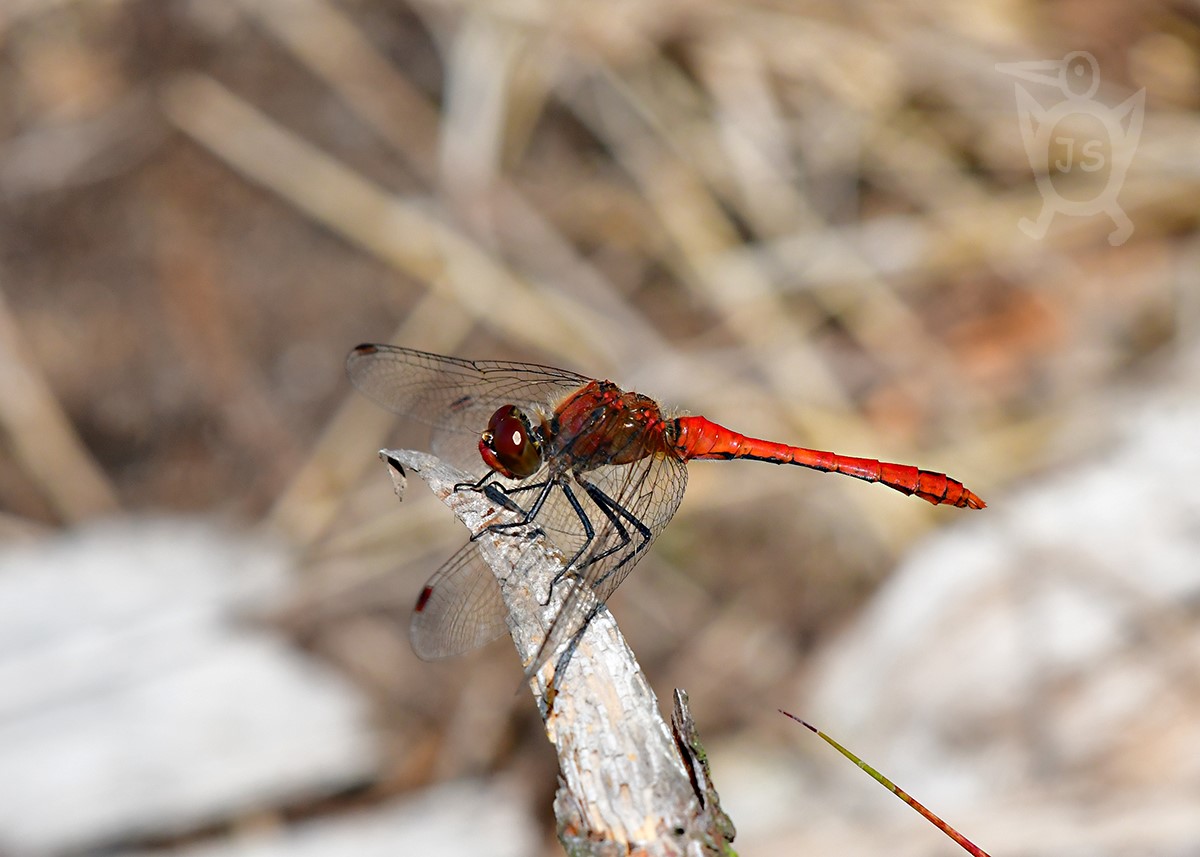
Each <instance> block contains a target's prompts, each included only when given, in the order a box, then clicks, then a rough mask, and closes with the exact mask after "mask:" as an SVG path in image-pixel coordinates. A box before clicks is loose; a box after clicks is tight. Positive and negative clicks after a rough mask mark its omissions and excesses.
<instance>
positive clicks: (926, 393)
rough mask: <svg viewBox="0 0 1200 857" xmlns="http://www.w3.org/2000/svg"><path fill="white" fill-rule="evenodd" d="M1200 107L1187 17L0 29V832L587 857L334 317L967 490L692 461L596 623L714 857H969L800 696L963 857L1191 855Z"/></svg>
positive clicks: (664, 3)
mask: <svg viewBox="0 0 1200 857" xmlns="http://www.w3.org/2000/svg"><path fill="white" fill-rule="evenodd" d="M1071 52H1087V54H1088V56H1090V57H1092V58H1094V60H1095V68H1094V69H1092V68H1091V67H1090V66H1088V65H1087V64H1086V62H1085V63H1084V65H1082V66H1081V65H1080V63H1079V62H1078V60H1077V61H1076V62H1074V63H1073V64H1071V65H1070V66H1067V65H1065V63H1064V60H1065V59H1066V58H1067V57H1068V55H1069V54H1070V53H1071ZM1030 62H1040V63H1041V65H1040V66H1039V68H1040V71H1037V70H1034V69H1032V68H1031V67H1029V66H1023V67H1022V69H1023V70H1022V69H1018V70H1014V69H1013V68H1012V67H1011V66H1005V67H1004V68H1003V69H998V68H997V64H998V63H1006V64H1008V63H1030ZM1055 62H1056V63H1058V66H1055V65H1053V63H1055ZM1081 70H1082V71H1081ZM1097 71H1098V78H1095V77H1094V72H1097ZM1068 72H1069V74H1070V76H1068ZM1060 74H1061V77H1059V75H1060ZM1039 75H1040V77H1039ZM1089 75H1093V77H1089ZM1091 80H1094V81H1095V82H1096V83H1097V88H1095V89H1094V90H1092V89H1090V83H1089V81H1091ZM1139 92H1143V93H1144V94H1142V95H1141V96H1138V93H1139ZM1022 93H1024V94H1022ZM1131 98H1132V99H1133V101H1129V99H1131ZM1198 106H1200V7H1198V6H1196V5H1195V4H1194V3H1186V2H1150V3H1140V4H1134V3H1127V2H1119V0H1089V2H1082V0H1060V1H1059V2H1027V0H983V1H982V2H977V3H972V4H967V5H963V4H957V3H942V2H937V0H905V2H902V3H892V2H872V1H871V0H866V1H865V2H857V3H850V4H845V3H830V2H806V3H799V2H797V3H773V2H753V3H722V2H697V0H692V1H691V2H688V0H638V2H630V0H614V2H609V3H605V4H595V3H588V2H576V0H567V2H560V3H553V4H552V3H544V2H543V3H539V2H533V1H532V0H530V2H509V3H488V2H475V3H471V2H456V0H429V2H409V3H405V2H399V0H397V1H396V2H385V0H340V2H334V0H190V2H188V1H187V0H92V2H82V0H75V2H72V0H6V2H4V3H3V5H0V437H2V438H3V444H2V446H0V542H2V543H0V853H2V854H4V855H75V854H101V853H103V854H116V853H120V854H140V855H148V854H160V853H165V852H170V853H181V854H188V855H193V854H205V855H223V854H230V853H235V852H236V853H238V854H255V855H258V854H263V855H266V854H271V855H290V854H300V853H306V854H318V853H319V854H337V853H355V854H359V855H363V854H367V855H372V854H377V853H378V854H385V853H386V854H389V855H390V854H395V853H398V852H397V849H400V853H430V854H460V853H461V854H491V855H510V854H511V855H540V854H556V853H561V847H560V846H559V845H558V843H557V841H556V839H555V837H554V833H553V830H554V821H553V816H552V814H551V811H550V802H551V799H552V795H553V792H554V789H555V786H556V781H555V775H556V763H555V759H554V756H553V753H552V751H551V748H550V746H549V745H548V743H547V742H546V740H545V737H544V735H543V734H542V732H541V723H540V721H539V718H538V716H537V713H536V711H535V709H534V706H533V705H532V704H531V700H530V699H529V697H528V695H527V694H525V693H524V692H521V693H517V694H515V695H514V692H513V690H514V688H515V687H517V686H518V685H519V684H520V676H521V671H520V664H519V663H518V661H517V659H516V657H514V652H513V651H512V649H511V647H509V646H508V645H507V644H506V643H505V642H503V641H501V642H499V643H496V644H493V645H492V646H490V647H488V648H486V649H484V650H482V651H480V652H478V653H476V654H473V655H470V656H467V657H464V658H460V659H456V660H452V661H447V662H444V663H436V664H428V663H423V662H420V661H418V660H417V659H416V658H415V656H413V655H412V653H411V651H410V649H409V647H408V641H407V623H408V616H409V610H410V608H411V605H412V603H413V601H414V599H415V597H416V595H417V593H418V592H419V591H420V587H421V585H422V583H423V582H424V580H425V578H426V577H427V576H428V574H429V573H431V572H432V570H433V569H434V568H436V567H437V565H438V564H439V563H440V562H441V561H442V560H443V559H444V558H445V557H447V556H449V555H450V554H451V553H452V552H453V550H454V549H456V548H457V547H458V545H459V544H461V542H462V540H463V538H464V537H465V531H463V530H462V529H461V527H460V526H459V525H458V524H457V523H456V522H455V521H454V520H453V519H452V517H451V516H450V514H449V513H448V512H447V511H446V510H445V509H444V508H443V507H442V506H440V504H437V503H436V502H434V501H433V500H432V498H431V497H429V496H428V492H426V491H425V490H424V488H423V486H421V485H420V484H419V483H417V482H414V483H413V484H410V486H409V492H408V494H409V496H408V497H407V498H406V499H405V501H404V502H403V504H397V501H396V497H395V496H394V495H393V493H392V491H391V485H390V482H389V480H388V476H387V474H386V472H385V469H384V467H383V465H382V464H381V463H380V462H379V461H378V459H377V458H376V455H375V454H376V450H378V449H379V448H380V447H381V446H384V445H392V446H405V445H408V446H418V447H420V446H421V445H423V444H424V443H425V442H426V438H425V437H424V434H423V433H422V432H421V431H420V430H419V429H418V428H414V427H412V426H404V425H400V424H398V422H397V421H395V420H394V419H393V418H391V417H390V416H389V415H387V414H383V413H380V412H379V411H378V410H377V409H376V408H374V407H373V406H372V405H371V404H370V403H368V402H366V401H365V400H364V399H362V398H361V397H359V396H357V395H356V394H354V393H353V392H352V391H351V389H350V388H349V385H348V383H347V382H346V380H345V376H344V373H343V369H342V362H343V360H344V357H345V354H346V352H347V351H348V350H349V349H350V348H351V347H352V346H353V345H355V344H357V343H358V342H361V341H395V342H399V343H403V344H405V345H408V346H412V347H416V348H421V349H425V350H429V351H435V352H440V353H447V354H454V355H458V356H464V357H470V358H508V359H529V360H535V361H539V362H544V363H549V364H552V365H559V366H562V367H564V368H568V369H572V370H575V371H578V372H581V373H584V374H587V375H594V376H596V377H604V378H611V379H613V380H616V381H618V382H619V383H621V384H623V385H624V386H626V387H632V388H634V389H637V390H639V391H642V392H646V393H649V394H651V395H654V396H655V397H657V398H659V399H660V400H662V401H664V402H667V403H669V404H671V405H673V406H677V407H679V408H680V409H686V410H688V411H690V412H693V413H703V414H705V415H706V416H708V417H710V418H712V419H715V420H718V421H720V422H722V423H725V424H727V425H730V426H731V427H734V428H737V429H739V430H741V431H744V432H747V433H751V434H754V435H756V436H760V437H769V438H774V439H779V440H788V441H792V442H795V443H801V444H804V445H808V446H814V447H819V448H828V449H833V450H835V451H837V452H841V453H845V454H850V455H863V456H870V457H879V458H883V459H885V460H891V461H900V462H906V463H914V464H918V465H920V466H922V467H925V468H928V469H933V470H939V471H944V472H947V473H949V474H951V475H952V476H955V477H956V478H959V479H961V480H962V481H963V482H964V483H966V484H967V485H968V486H969V487H970V488H972V489H973V490H974V491H976V492H977V493H979V494H980V495H981V496H983V497H984V498H985V499H986V500H987V501H988V502H989V504H990V505H989V508H988V509H986V510H985V511H982V512H966V511H963V510H957V509H940V508H937V509H935V508H933V507H930V506H927V505H926V504H924V503H921V502H919V501H916V500H910V499H906V498H903V497H901V496H899V495H897V494H895V493H894V492H890V491H886V490H882V489H880V488H878V487H874V486H869V485H864V484H862V483H860V482H855V481H853V480H848V479H837V478H833V477H829V476H824V475H820V474H815V473H811V472H807V471H800V470H797V469H794V468H786V469H785V468H771V467H765V466H763V465H760V464H754V463H729V464H726V463H707V462H700V463H697V464H694V465H692V466H691V468H690V478H691V482H690V486H689V489H688V493H687V496H686V498H685V500H684V503H683V506H682V508H681V511H680V513H679V515H678V517H677V518H676V519H675V521H674V522H673V523H672V525H671V526H670V527H669V528H668V529H667V531H666V533H665V534H664V535H663V536H662V538H660V539H659V540H658V542H657V543H656V545H655V548H654V550H653V551H652V553H651V555H650V556H649V557H648V558H647V559H646V560H645V561H644V562H642V563H641V565H640V566H639V568H638V571H637V573H636V574H634V575H632V576H631V578H630V579H629V580H628V581H627V582H626V583H625V584H624V586H623V587H622V589H621V591H620V592H618V593H617V595H616V596H615V597H614V598H613V599H612V601H611V603H610V606H611V607H612V609H613V612H614V614H615V615H616V617H617V619H618V621H619V622H620V624H621V627H622V629H623V630H624V631H625V633H626V635H627V637H628V638H629V640H630V642H631V644H632V646H633V648H634V650H635V651H636V652H637V653H638V655H639V657H640V659H641V662H642V665H643V667H644V668H645V670H646V672H647V674H648V676H649V678H650V681H651V683H652V684H653V686H654V687H655V688H656V689H657V692H658V694H659V697H660V702H661V701H662V700H664V699H665V700H669V698H670V692H671V689H672V688H674V687H681V688H684V689H686V690H687V691H688V692H689V694H690V697H691V702H692V708H693V713H694V715H695V718H696V721H697V725H698V727H699V729H700V734H701V736H702V738H703V739H704V740H705V742H706V745H707V747H708V750H709V756H710V760H711V763H712V767H713V776H714V780H715V783H716V786H717V788H718V790H719V791H720V793H721V797H722V801H723V804H724V806H725V808H726V810H727V811H728V812H729V814H730V815H731V816H732V818H733V820H734V822H735V823H736V824H737V826H738V828H739V832H740V835H739V838H738V839H737V840H736V842H735V845H736V846H737V847H738V848H739V851H740V852H741V853H743V854H755V855H774V854H779V855H783V854H788V855H794V854H850V855H853V854H862V855H869V854H878V853H883V852H884V851H886V852H887V853H890V854H901V855H904V854H912V855H917V854H921V855H925V854H954V853H958V851H957V848H956V846H954V845H953V844H952V843H951V842H950V841H949V840H947V839H945V838H944V837H943V836H942V835H941V834H940V833H938V832H937V831H935V830H934V829H933V828H932V827H930V826H929V825H928V824H926V823H925V822H924V821H922V820H921V819H920V818H918V817H917V816H916V815H915V814H913V813H912V812H911V811H910V810H908V809H907V808H906V807H903V806H902V805H901V804H900V803H899V802H897V801H895V799H894V798H892V797H891V796H889V795H887V794H886V793H884V791H883V790H882V789H880V788H879V787H878V786H877V785H875V784H873V783H871V782H870V781H868V780H867V779H866V778H865V777H862V776H861V774H860V773H859V772H857V771H855V770H854V769H853V766H851V765H850V764H849V763H846V762H845V761H844V760H841V759H840V758H838V757H836V756H835V754H833V752H832V751H831V750H830V749H829V748H828V747H825V746H824V745H822V744H820V742H819V741H817V740H816V739H815V738H814V737H813V736H811V735H809V734H808V733H806V732H803V731H802V730H800V729H799V727H797V726H796V725H795V724H793V723H792V722H790V721H787V720H785V719H783V718H782V717H780V715H779V714H778V713H776V709H777V708H780V707H783V708H787V709H789V710H791V711H793V712H795V713H797V714H799V715H801V716H805V717H807V718H808V719H812V720H814V721H816V722H817V723H818V725H820V726H821V727H823V728H824V729H825V730H826V731H828V732H830V733H831V734H833V735H834V736H835V737H837V738H838V739H839V740H841V741H842V742H843V743H845V744H847V745H848V746H850V747H851V748H852V749H854V750H856V751H857V752H858V753H860V754H861V755H862V756H864V757H865V758H866V759H867V760H869V761H871V762H873V763H874V764H876V765H877V766H878V767H880V768H881V769H882V770H883V771H884V772H885V773H886V774H888V775H889V776H890V777H891V778H892V779H894V780H895V781H896V782H898V783H899V784H900V785H901V786H903V787H904V788H906V789H908V790H909V791H910V792H912V793H914V794H915V795H916V796H917V797H918V798H919V799H921V800H923V801H924V802H926V803H927V804H929V805H930V806H932V807H933V808H934V809H935V810H937V811H939V812H941V813H942V814H943V815H944V816H945V817H947V819H948V820H949V821H950V822H951V823H952V824H955V825H956V826H957V827H959V829H961V830H962V831H963V832H964V833H966V834H967V835H968V836H970V837H972V838H973V839H975V841H976V842H977V843H978V844H979V845H981V846H983V847H985V848H988V849H990V850H992V852H993V853H997V854H999V853H1009V854H1057V855H1062V854H1088V855H1102V854H1138V855H1160V854H1161V855H1182V854H1194V853H1198V852H1200V799H1198V798H1197V795H1200V685H1198V682H1197V675H1198V673H1197V669H1196V664H1197V658H1198V657H1200V633H1198V632H1200V623H1198V621H1197V610H1198V607H1200V567H1198V566H1200V562H1198V560H1197V557H1200V487H1198V486H1200V452H1198V443H1197V438H1198V437H1200V389H1198V384H1197V380H1196V379H1197V377H1200V376H1198V375H1197V370H1198V369H1200V354H1198V353H1197V330H1198V323H1200V293H1198V292H1197V285H1198V283H1197V280H1198V279H1200V274H1198V271H1200V267H1198V265H1200V241H1198V240H1197V235H1196V231H1195V226H1196V221H1197V213H1198V209H1197V203H1196V200H1197V199H1198V198H1200V193H1198V192H1200V160H1198V158H1200V155H1198V153H1200V116H1198V115H1197V108H1198ZM1023 127H1024V128H1025V130H1026V132H1027V134H1026V135H1025V137H1023V133H1022V129H1023ZM1027 144H1028V146H1027ZM1035 176H1037V177H1038V178H1037V179H1036V180H1035ZM1093 201H1096V202H1098V205H1096V206H1092V207H1091V208H1090V209H1089V208H1088V203H1090V202H1093ZM1044 210H1047V211H1048V214H1047V215H1046V216H1047V217H1048V218H1049V219H1046V220H1043V221H1040V222H1038V223H1037V224H1036V225H1035V223H1034V222H1035V221H1038V218H1039V216H1042V215H1043V211H1044ZM1081 210H1086V211H1087V213H1079V212H1080V211H1081ZM1122 217H1127V218H1128V220H1129V223H1130V225H1131V228H1132V232H1131V233H1130V232H1129V230H1128V229H1126V230H1125V231H1124V232H1122V231H1121V230H1120V229H1119V223H1120V219H1121V218H1122ZM1023 222H1024V223H1025V226H1024V228H1023V227H1022V223H1023ZM1031 233H1032V234H1031Z"/></svg>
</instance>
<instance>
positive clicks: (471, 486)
mask: <svg viewBox="0 0 1200 857" xmlns="http://www.w3.org/2000/svg"><path fill="white" fill-rule="evenodd" d="M495 475H496V471H495V470H489V471H488V472H487V473H485V474H483V476H481V477H480V478H479V479H478V480H477V481H475V482H455V483H454V487H453V488H452V489H451V490H452V491H483V492H485V493H486V491H487V488H485V487H484V486H487V487H491V486H489V485H488V484H487V483H488V482H490V481H491V479H492V477H494V476H495Z"/></svg>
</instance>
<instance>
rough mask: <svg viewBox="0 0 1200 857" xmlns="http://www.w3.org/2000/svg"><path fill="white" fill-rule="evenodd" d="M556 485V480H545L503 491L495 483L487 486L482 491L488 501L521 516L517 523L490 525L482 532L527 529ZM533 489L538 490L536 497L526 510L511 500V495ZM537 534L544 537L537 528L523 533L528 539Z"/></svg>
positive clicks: (503, 489) (501, 487)
mask: <svg viewBox="0 0 1200 857" xmlns="http://www.w3.org/2000/svg"><path fill="white" fill-rule="evenodd" d="M557 484H559V483H558V480H556V479H547V480H546V481H545V482H536V483H534V484H532V485H521V486H519V487H517V488H513V489H511V490H509V489H505V488H504V487H503V486H501V485H497V484H496V483H492V484H491V485H488V486H487V487H486V488H484V489H483V492H484V495H485V496H486V497H487V498H488V499H490V500H492V501H493V502H495V503H497V504H499V505H501V506H503V507H504V508H506V509H508V510H509V511H511V512H515V513H517V514H518V515H520V516H521V519H520V520H519V521H508V522H507V523H504V524H492V525H491V526H489V527H485V528H484V532H488V533H504V532H505V531H507V530H517V529H520V528H522V527H527V526H528V525H529V524H531V523H533V519H534V518H535V517H537V514H538V512H540V511H541V510H542V506H543V505H545V503H546V499H547V498H548V497H549V496H550V492H551V491H553V490H554V486H555V485H557ZM535 489H537V490H538V495H537V497H536V498H535V499H534V501H533V505H532V506H530V507H529V508H528V509H525V508H523V507H522V506H521V505H520V504H519V503H517V502H516V501H515V500H513V499H512V496H511V495H513V494H518V493H520V492H522V491H532V490H535ZM539 534H541V535H544V531H543V530H542V529H541V528H539V527H534V528H532V529H530V530H529V531H527V532H526V533H525V535H527V536H530V537H532V536H536V535H539ZM478 535H479V534H476V536H473V537H472V539H474V538H477V537H478Z"/></svg>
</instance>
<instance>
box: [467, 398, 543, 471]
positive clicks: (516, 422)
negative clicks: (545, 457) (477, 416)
mask: <svg viewBox="0 0 1200 857" xmlns="http://www.w3.org/2000/svg"><path fill="white" fill-rule="evenodd" d="M479 454H480V455H482V456H483V460H484V462H486V463H487V465H488V466H489V467H491V468H492V469H493V470H496V471H498V472H499V473H500V474H501V475H502V476H507V477H508V478H510V479H524V478H525V477H526V476H532V475H533V474H534V473H536V472H537V470H538V468H539V467H541V466H542V456H541V451H540V449H539V448H538V444H537V442H536V440H535V438H534V436H533V430H532V429H531V427H530V425H529V420H528V419H527V418H526V416H525V415H524V414H523V413H521V412H520V411H519V410H518V409H517V408H515V407H513V406H512V405H506V406H505V407H503V408H500V409H499V410H498V411H496V413H494V414H492V418H491V419H490V420H488V427H487V431H485V432H484V433H483V434H482V435H481V436H480V438H479Z"/></svg>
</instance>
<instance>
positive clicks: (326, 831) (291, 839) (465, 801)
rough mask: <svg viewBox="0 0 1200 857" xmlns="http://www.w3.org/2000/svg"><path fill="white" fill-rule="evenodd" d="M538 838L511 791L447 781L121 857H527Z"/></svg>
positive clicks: (499, 784)
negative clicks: (394, 797)
mask: <svg viewBox="0 0 1200 857" xmlns="http://www.w3.org/2000/svg"><path fill="white" fill-rule="evenodd" d="M540 841H541V835H540V830H539V826H538V824H537V823H536V822H535V820H534V819H533V818H532V817H531V816H530V815H529V813H528V811H527V810H526V808H525V806H524V801H523V800H522V799H521V798H520V797H519V796H518V789H516V788H514V787H513V786H512V785H511V784H509V783H506V782H504V781H496V780H493V781H489V782H488V783H482V782H458V783H450V784H447V785H442V786H438V787H436V788H432V789H429V790H428V791H425V792H422V793H419V794H417V795H416V796H414V797H410V798H408V799H407V800H404V801H398V802H396V803H393V804H389V805H387V806H382V807H377V808H374V809H370V810H363V811H360V812H353V813H347V814H344V815H339V816H335V817H330V818H322V819H315V820H312V821H307V822H302V823H300V824H295V825H291V826H288V827H285V828H280V829H277V830H272V831H265V832H262V833H256V834H250V835H245V836H239V837H237V838H234V839H222V840H220V841H216V842H211V843H205V844H204V845H198V846H192V847H184V848H179V849H174V850H171V851H167V852H164V851H153V852H139V853H138V854H136V855H135V854H127V855H124V857H163V855H165V854H168V853H169V854H172V855H176V857H335V855H342V854H347V855H354V857H398V855H406V854H413V855H417V854H420V855H425V854H428V855H437V857H529V855H531V854H537V853H538V852H539V843H540Z"/></svg>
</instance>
